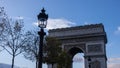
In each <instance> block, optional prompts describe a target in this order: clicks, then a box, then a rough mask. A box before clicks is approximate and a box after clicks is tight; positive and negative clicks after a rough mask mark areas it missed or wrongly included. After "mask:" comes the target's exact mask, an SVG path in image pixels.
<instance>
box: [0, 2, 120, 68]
mask: <svg viewBox="0 0 120 68" xmlns="http://www.w3.org/2000/svg"><path fill="white" fill-rule="evenodd" d="M0 7H5V11H6V13H7V14H8V16H9V17H12V18H17V17H18V16H20V17H21V18H22V19H24V22H25V27H27V28H26V29H28V30H30V29H33V28H31V27H36V26H34V24H35V22H36V21H37V15H38V14H39V12H40V10H41V9H42V7H44V8H45V9H46V13H48V14H49V20H48V27H47V28H51V29H52V28H53V27H54V28H57V27H60V28H61V27H70V26H76V25H77V26H78V25H85V24H96V23H103V24H104V27H105V31H106V33H107V38H108V43H107V45H106V50H107V57H108V67H109V68H120V54H119V52H120V49H119V48H120V43H119V41H120V0H0ZM61 22H62V23H61ZM56 24H57V25H56ZM1 59H2V61H1ZM3 59H4V60H3ZM18 59H19V60H18ZM10 60H11V59H10V57H9V55H8V54H7V53H5V51H3V52H1V54H0V63H8V64H10V63H11V62H10ZM15 62H16V65H18V66H20V65H22V66H23V67H28V68H34V67H33V66H34V63H32V62H30V61H29V60H25V59H24V58H22V55H20V56H17V57H16V61H15ZM75 64H76V67H74V68H77V65H79V63H78V62H76V63H75ZM115 66H116V67H115ZM44 68H45V67H44Z"/></svg>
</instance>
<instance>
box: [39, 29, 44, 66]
mask: <svg viewBox="0 0 120 68" xmlns="http://www.w3.org/2000/svg"><path fill="white" fill-rule="evenodd" d="M38 34H39V36H40V42H39V54H38V55H39V61H38V68H42V62H43V39H44V36H45V35H46V33H45V32H44V29H43V28H41V30H40V31H39V32H38Z"/></svg>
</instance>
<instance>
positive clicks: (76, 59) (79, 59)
mask: <svg viewBox="0 0 120 68" xmlns="http://www.w3.org/2000/svg"><path fill="white" fill-rule="evenodd" d="M69 54H70V55H71V57H72V58H71V59H72V68H84V67H85V66H84V65H85V61H84V52H83V50H82V49H80V48H78V47H73V48H71V49H70V50H69Z"/></svg>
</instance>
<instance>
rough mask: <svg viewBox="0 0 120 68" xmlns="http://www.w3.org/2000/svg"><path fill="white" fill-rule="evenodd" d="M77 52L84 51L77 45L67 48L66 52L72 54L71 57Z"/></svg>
mask: <svg viewBox="0 0 120 68" xmlns="http://www.w3.org/2000/svg"><path fill="white" fill-rule="evenodd" d="M77 53H84V52H83V50H81V49H80V48H78V47H72V48H71V49H69V51H68V54H70V55H71V56H72V58H73V57H74V55H75V54H77Z"/></svg>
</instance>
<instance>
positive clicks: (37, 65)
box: [36, 60, 38, 68]
mask: <svg viewBox="0 0 120 68" xmlns="http://www.w3.org/2000/svg"><path fill="white" fill-rule="evenodd" d="M36 68H38V61H37V60H36Z"/></svg>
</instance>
